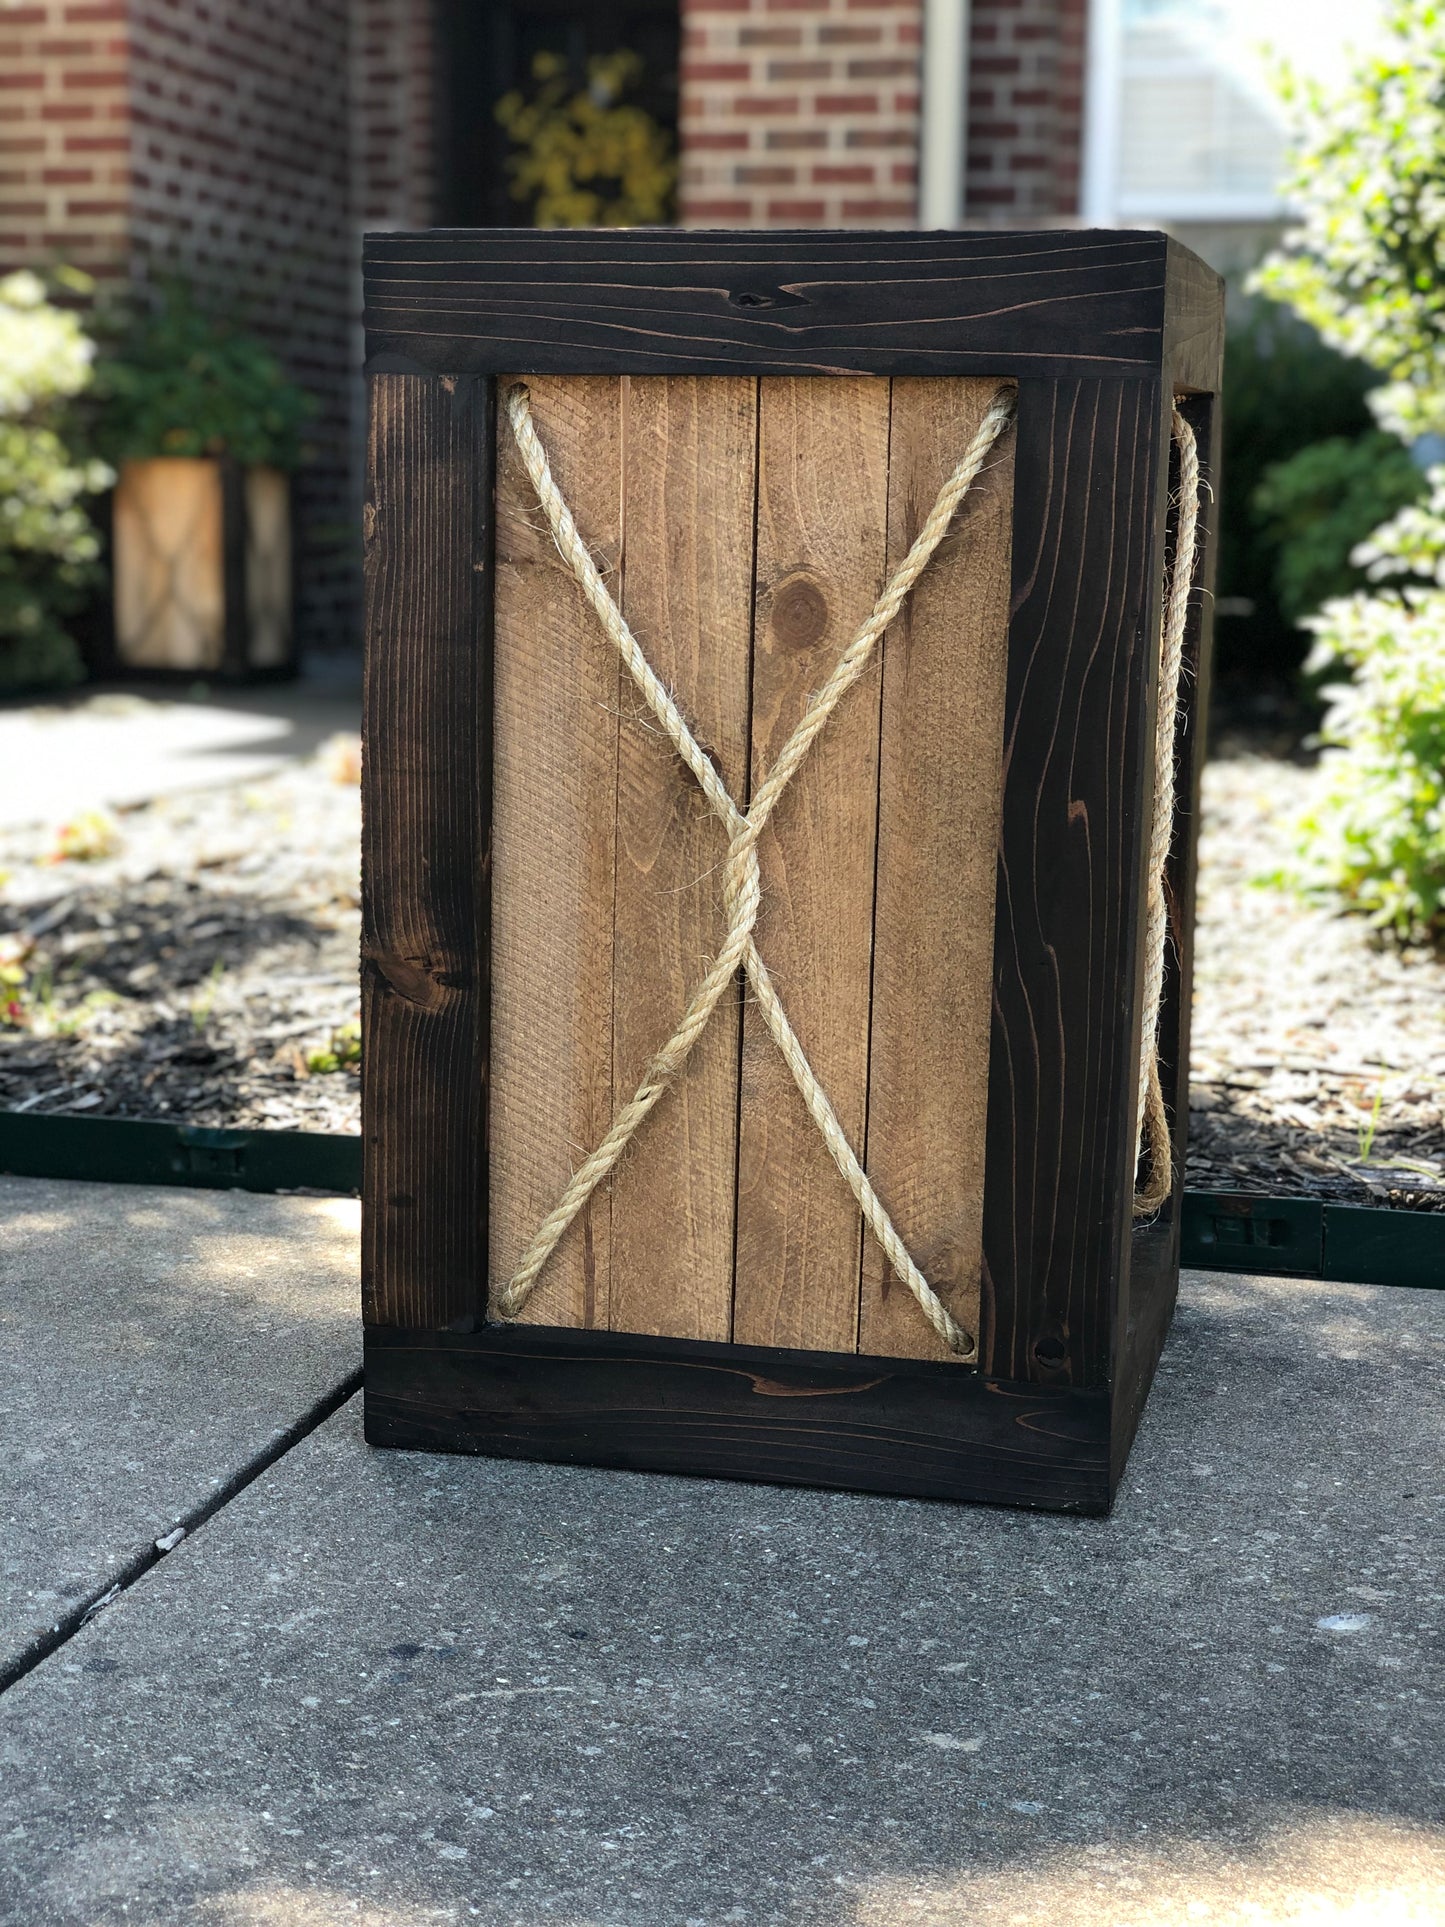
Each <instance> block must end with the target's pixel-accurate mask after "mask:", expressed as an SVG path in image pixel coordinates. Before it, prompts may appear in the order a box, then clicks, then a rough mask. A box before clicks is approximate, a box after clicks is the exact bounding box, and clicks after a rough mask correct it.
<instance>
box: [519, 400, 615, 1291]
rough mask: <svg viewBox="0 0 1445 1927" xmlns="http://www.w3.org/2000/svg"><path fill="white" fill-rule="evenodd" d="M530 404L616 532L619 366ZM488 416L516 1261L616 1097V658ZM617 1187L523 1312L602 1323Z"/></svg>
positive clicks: (551, 1266) (586, 503) (554, 452)
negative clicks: (493, 474) (493, 472)
mask: <svg viewBox="0 0 1445 1927" xmlns="http://www.w3.org/2000/svg"><path fill="white" fill-rule="evenodd" d="M528 385H529V387H530V389H531V393H532V414H533V418H534V420H535V422H536V425H537V431H538V433H539V435H540V436H541V438H542V442H543V445H544V446H545V447H546V449H547V452H548V455H549V457H550V459H551V463H552V470H553V473H554V475H555V476H556V478H557V481H558V483H559V485H560V487H561V489H562V491H563V493H564V495H565V496H566V498H567V500H568V502H569V503H570V504H571V506H572V509H573V512H574V514H575V515H576V518H577V523H578V526H579V528H580V529H581V530H582V532H583V535H584V537H585V539H586V540H587V542H588V543H589V544H590V545H591V547H592V550H593V553H594V554H595V555H596V556H597V558H598V560H599V562H601V563H602V564H603V565H604V567H605V568H610V569H611V570H612V571H613V572H614V574H613V576H612V580H613V582H614V585H615V581H616V575H615V571H616V569H617V567H618V564H619V562H620V557H621V547H622V525H621V517H622V428H621V399H620V384H619V382H618V381H617V380H616V379H614V378H612V377H607V376H589V377H547V378H541V377H538V378H534V379H532V380H531V381H530V382H529V384H528ZM507 387H508V383H507V381H506V380H505V379H504V380H503V381H501V382H500V383H499V394H500V396H501V397H502V398H503V400H502V401H501V402H499V406H498V411H497V415H498V419H497V537H496V560H497V574H496V581H497V588H496V627H495V634H496V694H495V711H494V713H495V723H496V747H495V756H494V775H493V790H492V807H493V846H494V856H493V880H492V973H493V974H492V984H493V988H492V1053H493V1054H492V1066H493V1083H492V1106H491V1120H490V1124H491V1266H492V1277H493V1280H494V1281H504V1280H505V1279H507V1278H508V1277H510V1276H511V1273H512V1270H513V1269H514V1268H515V1265H516V1263H517V1260H518V1259H519V1258H520V1257H521V1254H522V1252H523V1250H524V1249H525V1247H526V1244H527V1242H528V1240H529V1239H530V1237H531V1235H532V1233H533V1232H534V1231H535V1230H536V1228H537V1226H538V1224H539V1223H540V1222H541V1220H542V1219H543V1218H544V1217H545V1216H546V1214H547V1212H548V1211H550V1209H551V1208H552V1206H553V1205H554V1204H555V1203H556V1201H557V1198H558V1196H559V1194H560V1193H561V1191H562V1189H563V1187H564V1186H565V1184H566V1183H567V1180H568V1178H569V1177H570V1176H571V1173H572V1172H573V1170H574V1169H575V1168H576V1166H577V1165H578V1164H579V1163H580V1162H581V1160H582V1159H583V1158H584V1157H585V1156H586V1154H587V1153H588V1152H589V1151H590V1150H591V1149H592V1148H593V1147H594V1146H595V1144H596V1143H597V1141H598V1139H599V1138H600V1137H601V1136H602V1135H603V1133H604V1132H605V1131H606V1129H607V1125H608V1123H609V1121H610V1118H611V1113H612V908H613V871H614V851H615V820H616V802H617V733H618V723H617V718H618V706H619V694H620V688H619V679H620V674H621V665H620V663H619V662H618V659H617V656H616V653H615V651H614V650H613V649H612V648H611V647H610V645H609V644H608V643H607V642H606V640H605V639H604V637H603V636H602V634H601V631H600V630H599V628H598V625H597V619H596V617H595V616H594V615H593V613H592V611H591V610H590V609H589V608H588V606H587V605H586V603H585V602H584V601H583V598H582V594H581V591H580V590H579V589H578V587H577V584H576V582H575V581H574V579H573V577H572V574H571V571H570V570H569V569H568V568H567V566H566V564H565V563H564V562H563V561H562V559H561V557H560V556H559V555H558V553H557V550H556V548H555V546H554V545H553V542H552V538H551V534H550V532H549V530H548V528H547V525H546V522H545V520H544V518H543V515H542V511H541V509H540V507H539V506H538V503H537V500H536V496H535V494H534V492H533V489H532V485H531V482H530V481H529V479H528V477H527V474H526V471H525V470H524V468H523V467H522V464H521V460H520V457H519V456H518V454H517V451H516V446H515V443H514V442H513V439H512V433H511V428H510V426H509V425H508V423H507V420H506V411H505V405H504V397H505V393H506V389H507ZM610 1217H611V1197H610V1193H609V1191H608V1190H607V1188H606V1187H605V1186H604V1187H602V1188H601V1189H599V1190H598V1191H597V1192H595V1193H594V1195H593V1196H592V1198H591V1199H590V1200H589V1202H588V1204H587V1205H586V1207H585V1208H584V1209H583V1211H582V1212H581V1213H580V1214H579V1216H578V1218H577V1219H576V1220H575V1221H574V1223H573V1224H572V1225H571V1226H570V1227H569V1228H568V1231H567V1233H566V1235H565V1237H564V1238H563V1240H562V1242H561V1244H560V1245H559V1246H558V1247H557V1250H556V1251H555V1252H554V1253H553V1255H552V1257H551V1259H550V1261H549V1263H548V1265H547V1267H546V1269H545V1271H544V1272H543V1273H542V1276H541V1279H540V1281H539V1283H538V1285H537V1288H536V1290H535V1291H534V1293H533V1294H532V1297H531V1298H530V1299H529V1301H528V1303H527V1305H526V1308H525V1310H524V1311H523V1313H522V1318H523V1320H524V1321H525V1322H527V1323H531V1324H542V1325H574V1326H576V1325H595V1326H600V1327H605V1326H606V1325H607V1323H608V1317H609V1311H608V1302H609V1296H610V1290H611V1225H610Z"/></svg>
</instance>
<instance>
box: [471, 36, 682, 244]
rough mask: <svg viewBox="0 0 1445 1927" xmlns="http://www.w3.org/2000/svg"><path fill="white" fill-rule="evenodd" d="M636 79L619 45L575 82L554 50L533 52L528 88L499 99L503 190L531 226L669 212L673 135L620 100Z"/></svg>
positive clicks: (598, 222) (630, 222) (649, 218)
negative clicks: (506, 151)
mask: <svg viewBox="0 0 1445 1927" xmlns="http://www.w3.org/2000/svg"><path fill="white" fill-rule="evenodd" d="M641 78H642V62H641V60H640V59H639V57H638V56H637V55H636V54H635V53H630V52H628V51H626V50H625V49H624V50H621V51H619V52H616V53H610V54H598V55H594V56H593V58H592V59H590V60H589V61H588V62H587V84H586V85H585V86H584V87H580V88H579V87H577V86H576V84H575V81H574V79H573V77H572V74H571V71H570V69H569V67H568V63H567V61H566V59H565V58H564V57H563V56H562V55H561V54H556V53H540V54H538V55H537V57H536V58H535V60H533V62H532V79H533V81H534V82H535V86H534V88H533V90H532V92H531V93H530V94H524V93H522V92H520V91H519V90H514V91H513V92H511V93H509V94H504V95H503V97H502V99H501V100H500V101H498V103H497V108H496V114H497V119H498V121H499V122H500V123H501V125H502V126H503V127H504V128H505V129H506V131H507V134H508V137H509V139H510V140H511V143H512V147H513V152H512V153H511V154H510V155H509V156H508V159H507V174H508V177H509V183H510V186H509V192H510V194H511V196H512V199H513V200H514V201H519V202H522V203H523V204H524V205H526V206H527V207H528V208H529V209H530V211H531V217H532V223H533V225H534V226H535V227H643V226H647V225H649V224H653V223H656V222H660V221H668V220H670V219H671V218H672V211H673V199H674V196H675V194H676V191H677V160H676V157H675V155H674V152H673V141H672V137H671V135H670V134H669V133H668V132H667V130H666V128H664V127H663V126H661V124H660V123H659V122H658V121H656V120H655V119H654V118H653V116H652V115H651V114H649V113H648V112H647V111H646V109H645V108H642V107H639V106H638V105H637V104H636V103H635V102H634V101H630V100H628V98H627V96H628V95H629V94H631V93H633V92H635V90H636V88H637V86H638V83H639V82H640V80H641Z"/></svg>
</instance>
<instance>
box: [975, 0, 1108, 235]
mask: <svg viewBox="0 0 1445 1927" xmlns="http://www.w3.org/2000/svg"><path fill="white" fill-rule="evenodd" d="M1087 5H1088V0H973V8H972V16H971V27H970V36H969V41H970V44H969V76H968V79H969V87H968V176H967V195H966V201H965V215H966V217H967V219H968V220H969V221H972V222H977V221H986V222H989V223H993V224H998V225H1006V226H1015V227H1027V226H1029V225H1030V224H1031V223H1033V222H1038V221H1050V220H1056V219H1059V218H1060V217H1064V216H1068V215H1071V214H1075V213H1077V211H1078V206H1079V160H1080V142H1081V138H1082V133H1083V112H1084V98H1083V96H1084V34H1085V22H1086V14H1087Z"/></svg>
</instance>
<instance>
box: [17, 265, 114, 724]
mask: <svg viewBox="0 0 1445 1927" xmlns="http://www.w3.org/2000/svg"><path fill="white" fill-rule="evenodd" d="M72 279H73V277H72ZM92 354H93V347H92V343H91V341H90V339H89V337H88V336H87V335H86V333H85V331H84V330H83V328H82V327H81V325H80V322H79V320H78V319H77V318H76V316H75V315H73V314H69V313H66V312H65V311H64V310H62V309H60V308H57V307H55V306H53V305H52V304H51V303H50V302H49V301H48V300H47V299H46V291H45V287H44V284H43V283H42V282H41V281H40V279H39V278H38V277H37V276H36V275H33V274H29V273H25V272H21V273H18V274H11V275H7V276H6V277H5V278H4V279H3V280H0V687H4V688H17V687H21V686H24V685H27V684H32V683H37V684H54V683H67V682H76V681H78V680H79V679H80V677H81V675H82V674H83V673H84V672H83V669H82V666H81V660H80V652H79V650H78V649H77V648H76V645H75V642H74V640H73V638H72V637H71V636H70V635H69V634H68V633H67V631H66V628H65V624H64V618H65V617H66V616H67V615H70V614H73V613H74V611H75V610H76V609H78V608H79V606H80V605H81V603H82V601H83V600H84V597H85V593H86V591H87V589H88V588H89V587H90V586H91V584H92V583H93V582H94V581H95V579H96V576H97V568H96V562H97V558H98V556H99V554H100V541H99V538H98V536H97V535H96V532H95V528H94V526H93V524H92V523H91V521H90V518H89V516H88V515H87V514H86V512H85V509H84V506H83V502H84V498H85V497H86V496H87V495H89V494H93V493H94V492H95V491H97V490H99V489H103V488H107V487H108V486H109V485H110V482H111V480H112V479H113V478H112V476H111V473H110V470H109V469H108V468H106V467H105V465H104V464H103V463H101V462H98V461H82V460H78V459H77V458H76V457H75V456H74V455H73V454H72V453H71V450H70V448H69V446H68V444H67V442H66V440H65V439H64V437H63V434H62V432H61V431H62V428H63V426H64V423H63V418H62V413H61V411H62V408H63V406H64V404H65V403H66V402H67V401H69V400H70V398H72V397H73V396H75V395H78V394H79V393H80V392H81V391H82V389H84V388H85V387H86V385H87V384H88V382H89V381H90V378H91V357H92Z"/></svg>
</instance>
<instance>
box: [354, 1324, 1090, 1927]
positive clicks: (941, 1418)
mask: <svg viewBox="0 0 1445 1927" xmlns="http://www.w3.org/2000/svg"><path fill="white" fill-rule="evenodd" d="M1108 1427H1109V1400H1108V1395H1107V1393H1105V1392H1103V1391H1088V1392H1081V1391H1078V1390H1075V1389H1074V1388H1073V1387H1070V1386H1060V1387H1055V1386H1047V1387H1041V1386H1037V1385H1010V1384H1000V1383H999V1382H997V1381H996V1380H991V1379H987V1378H985V1377H983V1376H982V1375H981V1374H979V1373H976V1372H959V1371H955V1370H954V1369H953V1368H952V1367H950V1366H947V1365H937V1364H933V1363H925V1362H921V1361H919V1360H917V1359H878V1358H858V1357H851V1358H839V1357H838V1356H836V1355H829V1354H827V1353H820V1352H805V1351H797V1350H789V1351H782V1350H771V1349H766V1348H764V1347H761V1346H742V1345H704V1344H698V1343H697V1342H696V1341H694V1340H691V1339H679V1338H637V1337H631V1336H629V1335H627V1334H624V1333H621V1332H569V1331H542V1332H539V1331H536V1330H531V1331H516V1330H512V1329H509V1328H506V1327H502V1328H498V1327H495V1326H494V1327H492V1328H491V1329H490V1330H487V1331H484V1332H477V1333H475V1334H471V1333H462V1334H456V1333H452V1332H395V1331H373V1332H370V1333H368V1335H367V1345H366V1436H367V1438H368V1440H369V1441H370V1442H371V1443H372V1444H373V1445H389V1446H400V1447H404V1448H407V1449H409V1450H412V1451H417V1450H421V1451H428V1450H430V1451H441V1452H485V1453H487V1454H489V1455H491V1456H494V1457H497V1458H507V1459H551V1460H554V1461H558V1462H560V1463H562V1464H564V1465H579V1464H580V1465H614V1466H622V1467H626V1468H627V1469H629V1470H632V1471H639V1472H640V1471H650V1472H687V1473H703V1474H706V1475H709V1476H711V1477H714V1478H724V1479H751V1480H757V1479H767V1480H773V1481H776V1482H777V1483H779V1484H783V1485H821V1486H840V1487H842V1488H843V1490H844V1491H851V1492H897V1493H906V1494H909V1495H910V1496H912V1497H915V1498H921V1499H922V1498H927V1499H952V1500H960V1499H962V1500H970V1499H979V1500H987V1501H989V1502H991V1503H993V1504H999V1503H1004V1504H1009V1505H1026V1506H1047V1507H1050V1508H1052V1509H1054V1510H1056V1511H1063V1512H1096V1513H1097V1512H1107V1510H1108V1508H1109V1492H1110V1487H1109V1437H1108ZM934 1918H935V1919H936V1918H937V1916H936V1915H935V1916H934Z"/></svg>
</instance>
